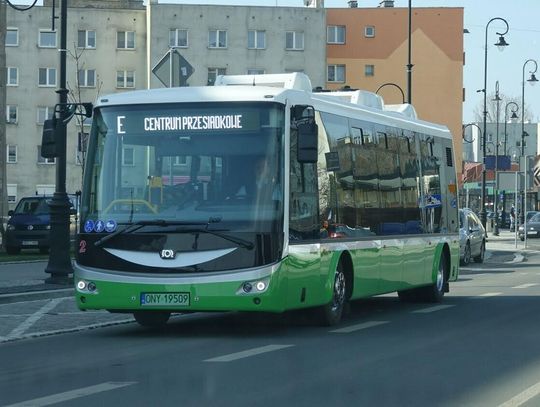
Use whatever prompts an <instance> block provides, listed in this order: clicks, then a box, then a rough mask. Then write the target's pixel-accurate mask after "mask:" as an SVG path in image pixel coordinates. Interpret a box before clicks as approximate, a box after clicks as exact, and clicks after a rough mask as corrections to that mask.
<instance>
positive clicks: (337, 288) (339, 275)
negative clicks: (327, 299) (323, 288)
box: [332, 270, 345, 311]
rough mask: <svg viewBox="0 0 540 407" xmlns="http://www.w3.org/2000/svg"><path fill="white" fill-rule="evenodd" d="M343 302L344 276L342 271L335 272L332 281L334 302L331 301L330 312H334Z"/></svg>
mask: <svg viewBox="0 0 540 407" xmlns="http://www.w3.org/2000/svg"><path fill="white" fill-rule="evenodd" d="M344 301H345V274H343V272H342V271H340V270H337V271H336V278H335V280H334V300H333V301H332V311H336V310H337V309H339V308H340V307H341V305H342V304H343V302H344Z"/></svg>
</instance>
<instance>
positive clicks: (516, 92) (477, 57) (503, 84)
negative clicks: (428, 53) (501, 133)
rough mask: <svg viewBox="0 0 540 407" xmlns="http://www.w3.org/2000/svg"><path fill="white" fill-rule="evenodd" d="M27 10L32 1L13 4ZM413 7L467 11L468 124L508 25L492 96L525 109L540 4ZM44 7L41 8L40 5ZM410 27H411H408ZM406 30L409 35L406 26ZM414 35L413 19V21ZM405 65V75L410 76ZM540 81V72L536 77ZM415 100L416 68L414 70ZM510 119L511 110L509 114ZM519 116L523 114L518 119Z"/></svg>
mask: <svg viewBox="0 0 540 407" xmlns="http://www.w3.org/2000/svg"><path fill="white" fill-rule="evenodd" d="M357 1H358V7H360V8H361V7H377V6H378V5H379V0H357ZM14 2H15V3H18V4H21V3H22V4H25V3H28V2H29V1H28V0H27V1H22V2H21V1H14ZM159 2H160V3H183V4H221V5H224V2H223V1H222V0H181V1H180V0H159ZM411 2H412V7H413V8H414V7H463V8H464V28H466V29H467V30H468V31H469V33H468V34H465V35H464V40H463V41H464V44H463V46H464V50H465V55H466V57H465V62H466V64H465V66H464V70H463V81H464V84H463V85H464V87H465V95H466V100H465V102H464V104H463V122H464V123H470V122H472V121H475V115H474V111H475V110H477V111H482V102H483V94H482V93H477V92H476V91H477V90H478V89H482V88H483V86H484V55H485V52H484V43H485V40H486V25H487V23H488V22H489V21H490V20H491V19H492V18H494V17H500V18H504V19H505V20H506V21H508V24H509V31H508V33H507V34H506V35H505V39H506V41H507V42H508V43H509V44H510V45H509V46H508V47H505V49H504V51H503V52H500V51H499V50H498V49H497V47H495V46H494V45H493V44H495V42H497V41H498V35H497V34H496V32H497V31H501V30H502V31H504V30H505V29H506V27H505V25H504V23H503V22H500V21H494V22H492V23H491V24H490V25H489V30H488V37H487V38H488V70H487V78H488V81H487V95H488V97H489V96H492V95H493V93H494V92H495V82H496V81H499V92H500V94H501V95H504V96H506V97H507V98H516V99H517V100H518V101H519V104H521V93H522V77H523V65H524V63H525V61H527V60H529V59H533V60H535V61H538V64H540V22H539V21H540V20H539V18H538V17H539V16H540V0H513V1H509V0H411ZM40 3H41V2H39V3H38V4H40ZM408 3H409V0H395V2H394V6H395V7H408ZM226 4H227V5H254V6H276V5H277V6H294V7H301V6H303V0H267V1H263V0H228V1H227V2H226ZM324 4H325V7H327V8H337V7H348V5H347V0H324ZM404 24H406V22H405V23H404ZM404 29H408V28H407V27H406V26H404ZM413 29H414V18H413ZM412 63H413V64H414V63H415V61H414V43H413V44H412ZM406 64H407V61H404V62H403V65H404V68H403V74H404V75H406V72H405V65H406ZM534 68H535V64H534V63H532V62H529V63H527V65H526V69H525V79H527V78H528V77H529V72H530V71H531V70H534ZM537 76H538V78H539V79H540V70H538V72H537ZM412 83H413V94H414V68H413V82H412ZM525 105H526V107H527V109H528V110H529V111H530V112H531V113H532V116H533V118H534V120H535V121H539V119H540V83H538V84H537V85H536V86H534V87H533V86H530V85H529V84H528V83H527V84H526V85H525ZM503 110H504V106H501V121H502V120H503V118H504V111H503ZM509 113H510V110H509ZM518 115H519V116H520V114H518Z"/></svg>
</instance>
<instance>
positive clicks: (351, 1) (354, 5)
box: [348, 0, 358, 8]
mask: <svg viewBox="0 0 540 407" xmlns="http://www.w3.org/2000/svg"><path fill="white" fill-rule="evenodd" d="M348 4H349V7H350V8H357V7H358V1H356V0H349V1H348Z"/></svg>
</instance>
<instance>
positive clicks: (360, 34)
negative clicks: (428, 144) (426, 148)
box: [326, 7, 464, 173]
mask: <svg viewBox="0 0 540 407" xmlns="http://www.w3.org/2000/svg"><path fill="white" fill-rule="evenodd" d="M326 11H327V16H326V19H327V21H326V22H327V31H328V32H327V36H328V38H327V70H328V72H327V80H328V82H327V83H326V86H327V88H328V89H340V88H342V87H343V86H350V87H351V88H356V89H363V90H368V91H372V92H376V91H377V89H379V87H380V86H381V85H383V84H385V83H394V84H396V85H398V86H399V87H400V88H401V89H402V90H403V93H404V97H405V100H407V64H408V47H409V20H408V13H409V10H408V8H397V7H396V8H394V7H378V8H339V9H332V8H329V9H326ZM411 27H412V35H411V50H412V52H411V63H412V64H413V65H414V66H413V69H412V80H411V84H412V87H411V89H412V90H411V102H412V105H413V106H414V108H415V109H416V112H417V114H418V118H420V119H422V120H427V121H430V122H434V123H440V124H443V125H446V126H447V127H448V128H449V129H450V131H451V132H452V135H453V137H454V146H455V157H456V161H457V162H456V169H457V171H458V173H461V162H462V139H461V133H462V130H461V129H462V127H461V126H462V122H463V111H462V110H463V107H462V106H463V97H464V93H463V65H464V52H463V8H461V7H448V8H447V7H444V8H413V9H412V25H411ZM378 94H379V95H380V96H382V98H383V99H384V102H385V103H387V104H394V103H402V102H403V99H402V94H401V92H400V90H399V89H398V88H397V87H395V86H392V85H387V86H384V87H382V88H381V89H380V90H379V92H378Z"/></svg>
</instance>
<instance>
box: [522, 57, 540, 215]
mask: <svg viewBox="0 0 540 407" xmlns="http://www.w3.org/2000/svg"><path fill="white" fill-rule="evenodd" d="M529 62H532V63H533V64H534V69H533V70H532V71H529V73H530V74H531V76H530V78H529V79H527V82H529V83H530V84H531V85H534V84H535V83H536V82H538V79H536V76H535V75H534V74H535V72H536V70H537V69H538V64H537V63H536V61H535V60H534V59H527V60H526V61H525V63H524V64H523V70H522V76H521V157H525V135H526V133H525V67H526V66H527V64H528V63H529ZM520 170H521V168H520ZM523 171H525V168H524V169H523ZM526 193H527V186H523V195H522V196H521V216H520V223H521V224H523V223H524V220H525V211H526V208H525V207H524V206H525V194H526Z"/></svg>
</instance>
